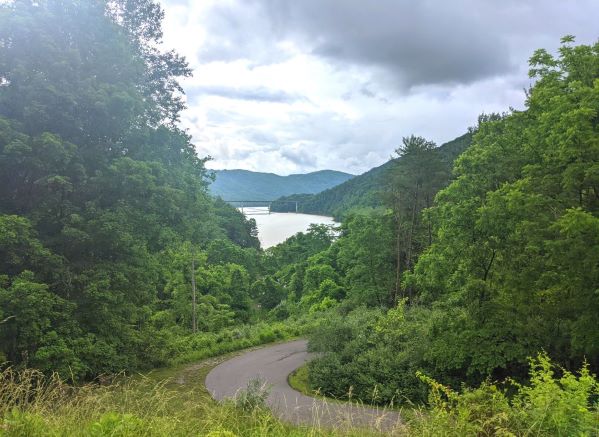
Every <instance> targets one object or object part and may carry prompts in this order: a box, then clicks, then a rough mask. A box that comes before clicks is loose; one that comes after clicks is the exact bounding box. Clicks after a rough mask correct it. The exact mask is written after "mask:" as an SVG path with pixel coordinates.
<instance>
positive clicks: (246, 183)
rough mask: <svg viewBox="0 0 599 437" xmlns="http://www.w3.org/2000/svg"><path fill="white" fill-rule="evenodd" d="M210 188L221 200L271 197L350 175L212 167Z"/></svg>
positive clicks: (317, 188) (320, 188) (340, 180)
mask: <svg viewBox="0 0 599 437" xmlns="http://www.w3.org/2000/svg"><path fill="white" fill-rule="evenodd" d="M214 173H215V175H216V179H215V180H214V182H213V183H212V184H211V185H210V191H211V193H212V194H213V195H215V196H220V197H221V198H222V199H224V200H275V199H277V198H279V197H281V196H289V195H291V194H313V193H318V192H320V191H323V190H326V189H328V188H332V187H334V186H335V185H339V184H341V183H343V182H346V181H347V180H350V179H351V178H353V177H354V175H351V174H348V173H343V172H340V171H334V170H321V171H315V172H313V173H306V174H292V175H289V176H279V175H276V174H274V173H259V172H253V171H248V170H216V171H215V172H214Z"/></svg>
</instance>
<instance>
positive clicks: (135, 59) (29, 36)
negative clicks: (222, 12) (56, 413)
mask: <svg viewBox="0 0 599 437" xmlns="http://www.w3.org/2000/svg"><path fill="white" fill-rule="evenodd" d="M161 18H162V12H161V10H160V9H159V7H158V6H157V5H156V4H154V3H152V2H146V1H140V2H130V1H115V2H109V3H107V4H104V3H101V2H75V1H74V2H43V3H39V4H38V3H32V2H28V1H18V2H14V3H12V4H5V5H2V7H1V8H0V83H1V86H0V273H1V276H0V320H1V321H2V323H1V324H0V357H1V358H2V359H3V360H8V361H9V362H10V363H12V364H16V365H22V366H34V367H38V368H41V369H45V370H47V371H59V372H60V373H61V374H63V375H64V376H65V377H66V376H69V377H72V378H75V379H79V378H86V379H87V378H92V377H94V376H95V375H98V374H100V373H105V372H118V371H121V370H123V369H140V368H148V367H152V366H156V365H161V364H164V363H165V360H166V358H167V355H166V354H167V353H168V348H167V349H166V350H165V343H167V342H169V341H170V340H172V337H173V336H175V335H184V334H186V333H187V332H188V331H189V332H191V329H192V324H191V319H192V308H191V306H190V305H188V303H189V302H190V296H191V295H190V290H189V285H188V284H189V280H190V276H191V273H190V269H191V262H192V258H195V262H196V272H195V273H196V275H197V276H198V284H197V286H198V302H197V308H198V309H197V312H198V313H201V314H202V316H201V317H199V318H198V323H197V325H198V326H197V329H204V330H205V329H206V328H207V329H209V330H217V329H219V328H220V327H222V326H226V325H230V324H232V323H233V322H235V323H241V322H247V321H248V320H250V319H251V317H252V308H253V307H252V302H251V299H250V297H249V294H248V293H249V286H250V284H251V282H252V281H254V280H255V279H256V275H257V267H256V265H257V263H258V252H257V251H258V249H259V242H258V240H257V238H256V228H255V223H253V222H252V221H251V220H250V221H248V220H246V219H245V218H244V217H243V216H242V215H241V214H240V213H239V212H237V211H236V210H235V209H233V208H232V207H230V206H229V205H227V204H225V203H224V202H222V201H218V200H214V199H213V198H211V197H210V196H209V195H208V193H207V190H208V188H207V187H208V182H209V180H208V178H207V173H208V172H207V170H206V169H205V167H204V164H205V160H204V159H202V158H200V157H198V156H197V154H196V153H195V151H194V147H193V145H192V144H191V143H190V138H189V137H188V136H187V135H186V134H185V133H184V132H182V131H181V130H180V129H179V128H177V127H176V123H177V120H178V118H179V113H180V111H181V109H182V108H183V103H182V99H181V95H182V94H181V92H182V90H181V88H180V86H179V85H178V82H177V80H178V78H180V77H183V76H187V75H190V74H191V71H190V70H189V69H188V68H187V65H186V63H185V60H184V59H182V58H180V57H179V56H178V55H176V54H175V53H173V52H163V51H160V50H159V49H158V48H157V47H159V42H160V38H161V31H160V20H161ZM55 23H61V25H60V26H57V25H55Z"/></svg>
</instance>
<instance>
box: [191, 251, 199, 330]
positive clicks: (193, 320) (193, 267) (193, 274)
mask: <svg viewBox="0 0 599 437" xmlns="http://www.w3.org/2000/svg"><path fill="white" fill-rule="evenodd" d="M191 330H192V332H193V333H194V334H195V333H196V332H198V321H197V320H196V265H195V257H194V255H192V256H191Z"/></svg>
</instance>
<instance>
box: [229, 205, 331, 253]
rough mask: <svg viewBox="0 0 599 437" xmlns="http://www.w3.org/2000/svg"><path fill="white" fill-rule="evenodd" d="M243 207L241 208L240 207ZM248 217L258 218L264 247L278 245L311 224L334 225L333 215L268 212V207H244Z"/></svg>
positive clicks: (259, 236) (261, 241) (257, 221)
mask: <svg viewBox="0 0 599 437" xmlns="http://www.w3.org/2000/svg"><path fill="white" fill-rule="evenodd" d="M240 209H241V208H240ZM243 211H244V213H245V214H246V215H247V217H248V218H253V219H255V220H256V225H257V226H258V238H259V239H260V244H261V245H262V247H263V248H264V249H267V248H269V247H272V246H276V245H277V244H279V243H282V242H283V241H285V240H286V239H287V238H289V237H291V236H292V235H294V234H297V233H298V232H305V231H306V230H307V229H308V227H309V226H310V224H312V223H315V224H323V225H332V224H335V221H334V220H333V218H332V217H326V216H322V215H312V214H296V213H291V212H273V213H272V214H269V213H268V208H267V207H252V208H243Z"/></svg>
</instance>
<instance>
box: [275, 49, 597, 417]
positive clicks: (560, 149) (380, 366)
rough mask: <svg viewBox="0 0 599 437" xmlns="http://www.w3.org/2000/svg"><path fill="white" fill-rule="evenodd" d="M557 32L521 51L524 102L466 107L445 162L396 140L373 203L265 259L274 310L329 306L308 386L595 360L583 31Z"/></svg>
mask: <svg viewBox="0 0 599 437" xmlns="http://www.w3.org/2000/svg"><path fill="white" fill-rule="evenodd" d="M572 42H573V38H571V37H566V38H564V40H563V45H562V46H561V48H560V50H559V54H558V56H555V57H554V56H552V55H550V54H549V53H547V52H546V51H544V50H539V51H537V52H535V54H534V55H533V56H532V58H531V60H530V65H531V70H530V75H531V78H533V79H534V85H533V86H532V87H531V88H530V89H529V90H528V91H527V99H526V109H525V110H523V111H516V110H512V111H510V112H509V113H506V114H502V115H490V116H482V117H481V119H480V123H479V125H478V126H477V127H476V128H474V129H472V132H471V133H472V134H473V143H472V146H470V147H469V148H468V149H467V150H466V151H465V152H464V153H463V154H462V155H461V156H460V157H459V158H458V159H457V161H456V162H455V165H454V167H453V171H452V173H449V172H448V171H447V167H446V166H445V165H444V160H443V157H442V156H441V155H440V153H439V149H438V148H436V147H434V144H432V143H430V142H428V141H426V140H424V139H422V138H415V137H409V138H405V139H404V144H403V145H402V146H401V147H400V148H399V149H398V158H397V159H396V160H395V161H393V162H394V164H393V168H392V169H391V168H390V169H389V171H388V172H387V175H386V178H387V182H388V184H387V188H386V189H385V190H383V196H382V199H383V201H384V204H383V207H381V208H376V209H362V210H358V211H356V210H354V211H353V212H351V213H350V214H349V215H348V216H347V219H346V220H345V221H344V222H343V224H342V226H341V230H340V235H339V237H338V238H337V239H336V240H335V241H334V242H333V243H332V245H331V246H329V247H328V248H327V249H326V250H324V251H322V252H319V253H315V254H314V255H312V256H311V257H310V258H308V259H307V260H306V261H303V262H299V263H295V264H294V265H290V266H288V267H287V268H286V270H285V274H284V275H281V273H278V275H279V279H280V282H281V283H282V284H284V285H285V287H286V289H287V290H288V293H289V298H288V299H287V300H286V301H285V302H283V303H282V304H280V307H279V308H278V311H280V312H281V313H285V312H286V311H287V312H293V311H312V312H315V311H321V310H323V309H325V308H333V309H332V310H329V311H330V313H329V314H327V317H326V321H325V322H324V323H323V325H322V326H321V328H320V329H319V330H317V332H315V334H314V335H313V336H312V340H311V345H312V347H313V348H314V350H316V351H318V352H321V353H322V355H321V356H320V357H319V358H317V359H315V360H314V361H312V362H311V363H310V366H309V378H310V383H311V385H312V387H313V388H314V389H320V390H321V392H322V393H325V394H328V395H332V396H335V397H341V398H343V397H346V396H348V395H351V396H352V397H353V398H354V399H361V400H364V401H367V402H374V403H379V404H387V403H389V402H395V403H401V402H405V401H408V400H409V401H411V402H416V401H423V400H426V398H427V393H428V388H427V385H426V384H424V383H423V382H422V380H421V379H419V378H417V376H416V374H417V372H422V374H425V375H428V376H429V377H432V378H435V379H436V380H437V381H439V382H441V383H444V384H449V385H450V386H452V387H454V388H458V387H460V386H461V385H462V384H466V385H469V386H473V385H477V384H479V383H481V382H483V381H485V380H486V379H487V378H490V379H491V380H503V379H505V378H506V377H511V378H513V379H514V380H516V381H523V380H525V379H526V378H527V376H528V371H529V370H528V369H529V361H528V360H529V358H531V357H536V356H537V354H539V353H541V352H543V353H546V354H547V356H549V357H550V358H551V359H552V360H553V361H554V362H555V363H556V364H557V365H559V366H561V368H563V369H565V370H569V371H578V370H579V369H580V368H581V367H583V366H585V365H586V366H588V367H589V368H590V370H591V371H594V372H596V371H597V370H599V330H597V326H599V298H598V295H597V287H598V285H599V178H598V176H597V175H598V174H599V173H598V169H599V164H598V163H599V117H598V115H597V114H599V43H597V44H594V45H578V46H577V45H574V44H572ZM350 182H351V181H350ZM279 250H280V249H279ZM551 372H553V370H551ZM558 372H559V370H558ZM592 387H593V386H592V385H591V386H589V388H588V390H586V389H585V390H586V391H585V393H586V394H585V395H584V396H587V395H588V394H589V393H591V392H593V391H594V390H596V387H595V388H592ZM589 390H590V391H589ZM556 393H557V389H556ZM481 396H482V395H481ZM481 402H484V401H482V400H481ZM560 408H561V407H560ZM564 408H565V407H564ZM562 412H563V411H562ZM556 414H562V413H556ZM564 414H569V413H564ZM568 417H570V416H568ZM585 429H586V428H585Z"/></svg>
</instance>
